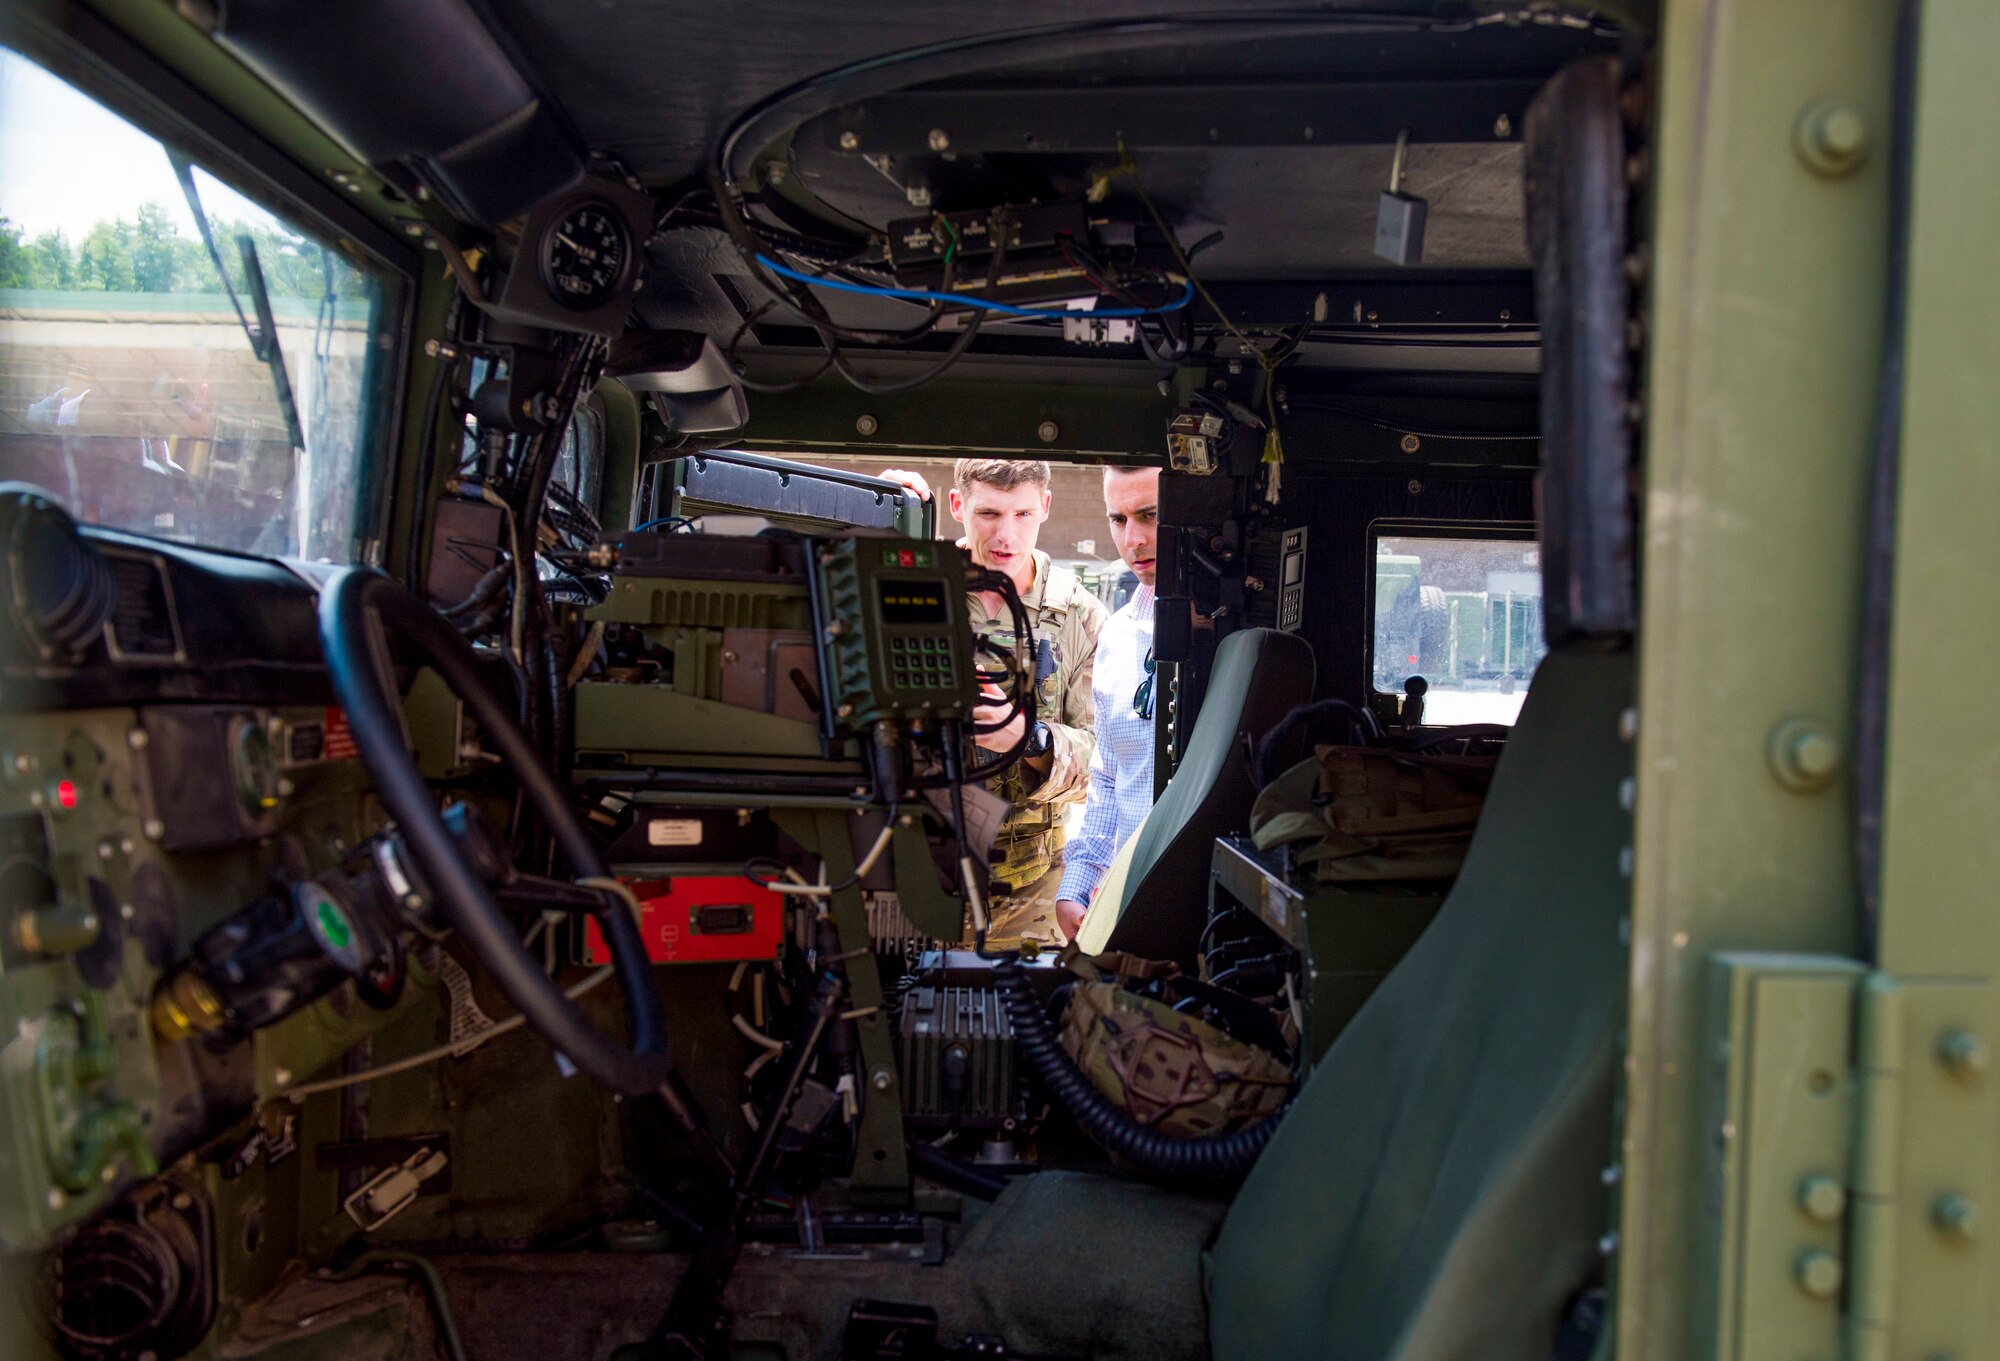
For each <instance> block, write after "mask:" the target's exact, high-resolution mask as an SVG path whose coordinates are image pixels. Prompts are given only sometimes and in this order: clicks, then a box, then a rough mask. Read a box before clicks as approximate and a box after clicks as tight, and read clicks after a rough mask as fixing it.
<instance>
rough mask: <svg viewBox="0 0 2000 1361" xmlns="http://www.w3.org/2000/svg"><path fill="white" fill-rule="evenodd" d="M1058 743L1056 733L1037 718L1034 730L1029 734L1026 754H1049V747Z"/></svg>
mask: <svg viewBox="0 0 2000 1361" xmlns="http://www.w3.org/2000/svg"><path fill="white" fill-rule="evenodd" d="M1055 744H1056V735H1055V734H1054V733H1052V732H1050V731H1049V725H1048V724H1046V723H1044V722H1042V720H1041V719H1039V718H1038V719H1036V720H1035V726H1034V729H1033V731H1031V732H1030V733H1029V734H1028V749H1027V751H1026V752H1025V753H1023V754H1024V755H1028V756H1047V755H1048V754H1049V748H1050V747H1053V746H1054V745H1055Z"/></svg>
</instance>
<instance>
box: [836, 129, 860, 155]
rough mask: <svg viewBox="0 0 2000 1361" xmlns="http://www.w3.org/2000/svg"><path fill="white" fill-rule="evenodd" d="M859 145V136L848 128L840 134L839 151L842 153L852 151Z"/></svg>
mask: <svg viewBox="0 0 2000 1361" xmlns="http://www.w3.org/2000/svg"><path fill="white" fill-rule="evenodd" d="M860 145H861V134H860V133H858V132H856V131H855V130H854V129H853V128H849V129H848V130H847V131H845V132H843V133H841V134H840V149H841V150H842V151H853V150H855V149H856V148H857V147H859V146H860Z"/></svg>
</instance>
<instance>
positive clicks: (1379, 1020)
mask: <svg viewBox="0 0 2000 1361" xmlns="http://www.w3.org/2000/svg"><path fill="white" fill-rule="evenodd" d="M1630 692H1631V664H1630V659H1629V657H1628V656H1625V655H1617V654H1609V653H1592V652H1585V651H1577V650H1572V649H1563V650H1560V651H1557V652H1553V653H1551V654H1550V655H1549V656H1548V658H1547V659H1546V660H1545V661H1544V662H1543V663H1542V666H1541V668H1540V670H1539V671H1537V673H1536V675H1535V679H1534V683H1533V685H1532V686H1531V687H1530V689H1529V692H1528V699H1527V703H1526V705H1525V707H1524V709H1523V711H1522V714H1521V719H1520V722H1519V723H1518V724H1517V725H1516V727H1515V729H1514V733H1513V736H1512V738H1511V739H1510V740H1509V742H1508V746H1507V752H1506V755H1505V756H1504V757H1503V758H1502V760H1501V763H1500V769H1499V772H1498V774H1497V775H1496V776H1495V779H1494V783H1493V788H1492V792H1491V794H1490V795H1489V797H1488V799H1487V803H1486V808H1485V812H1484V815H1483V817H1482V820H1481V822H1480V825H1479V830H1478V833H1477V836H1476V837H1475V839H1474V842H1473V845H1472V849H1471V852H1470V853H1469V854H1468V856H1467V858H1466V863H1465V868H1464V871H1463V873H1462V874H1461V875H1460V876H1459V879H1458V881H1457V883H1456V884H1455V885H1454V886H1453V889H1452V892H1451V894H1450V896H1449V897H1448V898H1447V899H1446V901H1445V904H1444V906H1443V907H1442V908H1441V909H1440V910H1439V913H1438V916H1437V918H1436V920H1435V921H1434V922H1433V923H1432V925H1431V927H1430V929H1429V931H1428V932H1427V933H1426V934H1425V935H1424V937H1423V938H1422V939H1421V940H1420V941H1418V943H1417V944H1416V946H1415V947H1414V948H1413V949H1412V950H1411V952H1410V954H1409V955H1408V956H1407V957H1406V958H1405V959H1404V961H1403V962H1402V964H1401V965H1400V966H1399V967H1398V968H1397V969H1396V970H1395V971H1394V972H1393V973H1392V974H1391V975H1390V976H1389V978H1388V979H1387V980H1386V981H1385V982H1384V983H1383V984H1382V986H1381V988H1380V989H1378V990H1377V991H1376V993H1375V994H1374V995H1373V996H1372V997H1371V998H1370V999H1369V1001H1368V1003H1367V1004H1366V1005H1365V1006H1364V1007H1363V1008H1362V1010H1361V1012H1360V1014H1359V1015H1357V1016H1356V1017H1355V1019H1354V1021H1353V1022H1352V1023H1351V1024H1350V1025H1349V1027H1348V1028H1347V1030H1346V1031H1345V1032H1344V1033H1343V1034H1342V1035H1341V1036H1340V1038H1339V1039H1338V1040H1337V1041H1335V1043H1334V1044H1333V1046H1332V1047H1331V1048H1330V1049H1329V1050H1328V1051H1327V1053H1326V1055H1325V1057H1324V1058H1323V1059H1322V1060H1321V1061H1320V1063H1319V1065H1318V1066H1317V1067H1316V1068H1315V1069H1314V1071H1313V1075H1312V1078H1311V1080H1310V1081H1309V1082H1308V1083H1307V1084H1306V1087H1305V1090H1304V1091H1303V1092H1302V1093H1301V1095H1300V1097H1299V1100H1298V1103H1297V1104H1296V1106H1295V1107H1294V1109H1293V1110H1292V1112H1291V1114H1290V1116H1289V1117H1288V1118H1287V1119H1286V1121H1285V1123H1284V1124H1283V1125H1282V1126H1281V1127H1280V1128H1279V1130H1278V1132H1277V1133H1276V1135H1275V1136H1274V1137H1273V1138H1272V1140H1271V1144H1270V1147H1269V1148H1268V1149H1266V1150H1265V1152H1264V1156H1263V1157H1262V1158H1261V1159H1260V1160H1259V1162H1258V1164H1257V1166H1256V1167H1255V1169H1253V1171H1252V1172H1251V1175H1250V1177H1249V1178H1248V1179H1247V1180H1246V1181H1245V1183H1244V1185H1243V1187H1242V1190H1241V1192H1240V1194H1239V1195H1238V1196H1237V1199H1236V1202H1235V1204H1234V1205H1233V1206H1232V1207H1231V1210H1230V1213H1229V1217H1228V1220H1227V1221H1226V1222H1225V1224H1224V1226H1223V1231H1222V1234H1221V1236H1220V1238H1219V1240H1218V1242H1217V1244H1216V1248H1215V1252H1214V1256H1213V1261H1212V1272H1211V1282H1212V1296H1211V1310H1210V1338H1211V1342H1212V1347H1213V1353H1214V1356H1215V1357H1216V1358H1217V1361H1250V1358H1260V1359H1261V1358H1268V1357H1275V1356H1283V1357H1288V1358H1314V1357H1316V1358H1327V1361H1391V1359H1392V1358H1406V1359H1407V1361H1461V1359H1463V1361H1472V1358H1475V1357H1476V1358H1478V1361H1546V1358H1547V1356H1548V1350H1549V1345H1550V1341H1551V1339H1552V1338H1553V1337H1554V1335H1555V1331H1556V1327H1557V1323H1558V1320H1559V1317H1560V1313H1561V1310H1562V1308H1563V1306H1564V1304H1565V1303H1566V1301H1567V1300H1568V1299H1569V1297H1570V1296H1571V1294H1573V1293H1574V1292H1575V1291H1576V1290H1577V1289H1578V1288H1579V1287H1580V1286H1582V1285H1584V1284H1585V1283H1586V1282H1587V1281H1588V1280H1589V1278H1590V1277H1591V1275H1592V1273H1593V1271H1594V1269H1595V1268H1596V1265H1597V1240H1598V1237H1599V1235H1600V1234H1601V1233H1602V1232H1603V1226H1604V1222H1605V1213H1606V1211H1605V1192H1604V1188H1603V1184H1602V1180H1601V1178H1600V1175H1599V1174H1600V1169H1601V1168H1602V1167H1603V1166H1604V1165H1605V1163H1606V1162H1607V1161H1608V1160H1609V1158H1610V1156H1611V1139H1612V1130H1611V1099H1612V1066H1613V1061H1614V1056H1615V1053H1616V1049H1617V1046H1616V1043H1615V1026H1616V1014H1617V1008H1618V999H1619V998H1620V997H1621V996H1622V989H1623V982H1624V962H1625V951H1624V947H1623V946H1622V945H1621V943H1620V941H1619V921H1620V919H1621V917H1622V916H1623V914H1624V913H1625V911H1626V910H1627V903H1628V885H1627V883H1626V881H1625V879H1624V877H1623V875H1622V874H1621V873H1620V869H1619V861H1620V850H1621V848H1622V847H1623V846H1625V845H1626V844H1628V836H1629V820H1628V818H1627V817H1626V815H1625V814H1624V813H1623V812H1622V811H1621V810H1620V807H1619V799H1618V786H1619V782H1620V780H1621V779H1622V778H1624V776H1625V774H1626V773H1627V772H1628V770H1629V766H1630V749H1629V747H1627V746H1626V745H1625V744H1624V743H1623V742H1622V741H1621V740H1620V738H1619V736H1618V720H1619V714H1620V712H1621V711H1622V710H1623V709H1624V707H1625V706H1626V705H1627V704H1628V703H1629V702H1630Z"/></svg>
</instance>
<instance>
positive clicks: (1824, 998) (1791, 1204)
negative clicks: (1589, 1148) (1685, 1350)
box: [1690, 954, 1865, 1361]
mask: <svg viewBox="0 0 2000 1361" xmlns="http://www.w3.org/2000/svg"><path fill="white" fill-rule="evenodd" d="M1707 972H1708V997H1709V1008H1708V1013H1709V1018H1708V1045H1707V1049H1708V1053H1709V1056H1710V1058H1709V1064H1708V1069H1707V1072H1706V1074H1705V1075H1704V1078H1705V1082H1706V1085H1707V1088H1708V1093H1707V1096H1706V1098H1705V1107H1704V1116H1703V1122H1704V1127H1705V1129H1706V1131H1707V1133H1708V1136H1709V1137H1708V1139H1707V1140H1706V1141H1705V1142H1706V1144H1707V1147H1708V1148H1709V1150H1710V1157H1709V1160H1708V1166H1707V1168H1706V1171H1705V1175H1704V1182H1703V1186H1702V1193H1701V1195H1700V1196H1699V1197H1698V1200H1699V1202H1700V1204H1701V1206H1702V1209H1703V1212H1704V1215H1705V1217H1706V1219H1707V1223H1706V1224H1705V1226H1704V1228H1705V1232H1704V1233H1703V1234H1702V1236H1701V1239H1700V1241H1699V1243H1698V1244H1697V1250H1698V1251H1699V1252H1700V1253H1701V1266H1700V1269H1699V1271H1698V1273H1697V1276H1696V1295H1695V1324H1694V1337H1695V1349H1694V1350H1693V1351H1692V1352H1691V1353H1690V1354H1691V1355H1695V1356H1700V1357H1704V1358H1708V1361H1760V1359H1761V1358H1766V1357H1808V1356H1818V1357H1826V1358H1829V1361H1830V1358H1832V1357H1833V1356H1834V1355H1835V1354H1836V1353H1837V1351H1838V1349H1839V1343H1840V1335H1841V1317H1840V1298H1839V1277H1840V1275H1841V1273H1842V1272H1843V1270H1844V1267H1843V1266H1842V1262H1843V1259H1844V1257H1845V1254H1846V1243H1845V1234H1844V1231H1843V1223H1844V1219H1843V1208H1844V1206H1845V1203H1846V1200H1847V1191H1846V1187H1847V1180H1848V1175H1847V1174H1848V1162H1849V1156H1850V1148H1849V1145H1850V1143H1851V1140H1852V1136H1853V1128H1854V1102H1855V1090H1854V1082H1853V1079H1852V1075H1851V1073H1850V1070H1849V1067H1848V1054H1849V1052H1850V1048H1851V1043H1852V1030H1853V1016H1854V996H1855V991H1856V988H1857V986H1858V985H1859V983H1860V981H1861V978H1862V975H1863V973H1864V972H1865V971H1864V970H1863V968H1862V966H1861V965H1859V964H1857V963H1855V962H1854V961H1852V960H1846V959H1835V958H1831V957H1827V956H1813V955H1763V954H1721V955H1715V956H1711V958H1710V960H1709V966H1708V970H1707Z"/></svg>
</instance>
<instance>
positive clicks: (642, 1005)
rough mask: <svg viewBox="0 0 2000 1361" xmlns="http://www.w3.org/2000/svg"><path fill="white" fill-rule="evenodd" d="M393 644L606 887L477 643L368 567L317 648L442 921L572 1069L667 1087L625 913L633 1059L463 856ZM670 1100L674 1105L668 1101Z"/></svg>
mask: <svg viewBox="0 0 2000 1361" xmlns="http://www.w3.org/2000/svg"><path fill="white" fill-rule="evenodd" d="M390 634H393V635H394V636H395V637H397V638H398V639H400V640H401V641H403V642H404V643H406V644H409V645H410V646H411V648H412V649H413V650H414V651H415V652H416V653H417V655H418V656H420V657H421V658H422V659H423V660H424V661H425V662H427V663H428V664H429V665H430V666H432V667H433V668H434V669H435V670H436V671H437V673H438V674H439V675H440V676H442V677H443V678H444V682H445V684H446V685H447V686H448V687H450V689H451V691H452V693H453V694H455V695H457V696H458V698H459V699H460V700H462V701H463V702H464V703H465V704H466V706H467V707H468V708H470V709H471V710H472V713H473V715H474V716H475V717H476V718H478V720H479V724H480V726H481V727H482V728H484V729H485V731H486V736H487V738H488V740H490V741H491V742H492V743H493V745H494V746H495V747H497V748H498V749H499V751H500V755H501V758H502V759H503V760H504V761H505V762H506V765H507V768H508V769H509V770H510V771H511V772H512V773H513V775H514V777H515V778H516V779H518V780H519V781H520V782H521V788H522V790H523V791H524V792H525V793H526V794H527V796H528V799H529V800H530V801H531V802H532V803H533V804H534V806H535V809H536V811H538V812H539V813H540V814H541V815H542V819H543V821H544V822H546V823H547V824H548V827H549V829H550V830H551V831H552V832H553V833H554V835H555V839H556V844H557V845H558V846H560V847H561V848H562V851H563V854H564V855H566V856H568V857H569V861H570V864H571V865H572V866H573V867H574V869H575V871H576V874H577V876H578V879H579V880H580V881H581V880H588V879H603V878H606V877H608V876H607V875H606V872H605V868H604V861H603V859H602V858H601V857H600V856H599V855H598V853H597V847H596V845H595V844H594V843H593V842H592V841H591V839H590V836H589V834H588V833H587V832H585V831H584V828H583V824H582V823H581V822H580V821H579V820H578V819H577V816H576V813H575V811H574V810H573V809H572V808H571V807H570V803H569V800H568V798H567V797H566V796H565V795H564V793H563V790H562V787H561V785H559V784H558V783H557V782H556V779H555V777H554V776H553V775H551V774H550V773H549V772H548V770H547V769H545V768H544V767H543V765H542V763H541V761H540V760H539V759H538V758H537V757H536V755H535V751H534V748H533V747H532V746H530V745H529V743H528V739H527V737H526V736H525V735H524V734H523V733H522V732H521V729H520V727H519V726H518V725H517V724H516V723H515V722H514V717H513V715H512V714H510V713H509V712H508V711H507V710H506V708H505V707H503V706H502V705H501V704H500V703H499V701H497V700H496V699H495V698H494V697H493V695H492V693H491V692H490V691H489V690H488V689H487V688H486V685H485V683H484V681H483V680H482V679H481V678H480V675H479V661H478V658H477V657H476V656H475V655H474V654H473V651H472V646H471V644H469V643H467V642H466V641H465V639H464V638H463V637H461V636H460V635H459V632H458V630H457V629H454V628H453V627H452V626H451V625H450V624H449V623H448V622H446V620H445V619H444V617H443V616H441V615H439V614H438V613H437V612H436V611H435V610H433V609H431V608H430V606H428V605H426V604H424V603H423V602H422V601H420V600H418V599H417V598H416V597H415V596H413V595H411V594H410V593H409V592H408V591H405V590H404V589H403V588H402V587H401V586H398V585H397V584H396V583H395V582H393V581H391V580H390V579H389V578H388V577H385V576H383V575H381V574H380V573H378V572H375V571H373V570H371V569H367V568H359V567H349V568H344V569H342V570H341V571H339V572H337V573H335V574H334V575H333V576H332V577H331V578H329V579H328V581H327V583H326V585H325V586H324V588H322V590H321V592H320V598H319V637H320V646H321V649H322V650H323V651H324V652H325V654H326V666H327V671H328V672H329V673H330V676H331V679H332V682H333V690H334V694H335V696H336V697H337V698H338V699H339V700H340V703H341V706H342V707H343V708H344V709H346V710H347V722H348V726H349V728H350V729H351V730H352V731H353V734H354V743H355V745H356V746H357V747H358V748H360V752H361V763H362V765H364V766H365V767H367V770H368V774H369V776H370V778H371V779H373V780H374V782H375V792H376V794H377V795H378V796H379V797H380V798H381V800H382V803H383V806H384V807H386V808H387V809H388V810H389V813H390V816H392V817H394V818H395V820H396V824H397V827H398V828H399V829H400V830H401V832H402V836H403V843H404V845H405V846H406V847H407V848H408V849H409V852H410V855H411V857H412V858H413V859H414V860H415V861H416V865H417V869H418V870H419V871H420V872H421V873H422V874H423V877H424V879H425V881H426V883H427V884H428V885H429V887H430V890H431V893H432V894H433V896H434V897H435V899H436V902H437V906H438V908H439V910H440V911H441V912H442V914H443V916H444V919H445V920H446V921H448V922H449V923H450V924H451V925H452V926H453V927H454V928H456V929H457V931H458V933H459V934H460V935H461V936H463V937H465V940H466V942H467V943H468V944H469V945H471V947H472V951H473V953H474V954H475V955H477V956H478V957H479V962H480V963H481V964H483V965H485V966H486V969H487V970H488V972H490V973H491V974H492V975H493V977H494V980H495V981H496V982H498V983H499V985H500V990H501V991H502V992H503V993H505V994H506V996H507V1000H508V1001H510V1002H512V1003H513V1004H514V1005H515V1007H516V1008H518V1009H519V1010H520V1012H521V1014H522V1015H523V1016H525V1017H526V1018H527V1022H528V1024H529V1025H531V1026H533V1027H534V1028H535V1029H536V1030H539V1031H540V1032H541V1033H542V1034H543V1035H544V1036H545V1037H546V1038H547V1039H548V1041H549V1043H551V1044H553V1045H554V1046H555V1047H556V1049H557V1050H558V1051H559V1052H560V1053H562V1054H563V1055H564V1056H566V1057H567V1058H568V1059H569V1060H570V1061H571V1062H573V1063H574V1064H576V1066H577V1067H578V1068H580V1069H581V1070H583V1071H584V1072H586V1073H588V1074H590V1075H591V1076H592V1077H594V1078H596V1079H597V1080H598V1081H599V1082H602V1083H603V1084H605V1085H606V1086H607V1087H611V1088H613V1089H615V1090H617V1091H620V1092H624V1093H626V1094H627V1095H630V1096H641V1095H645V1094H648V1093H655V1092H661V1091H662V1090H663V1088H668V1087H669V1084H670V1083H671V1081H672V1074H673V1069H672V1066H671V1062H670V1060H669V1057H668V1054H667V1026H666V1006H665V1003H664V1001H663V1000H662V999H661V996H660V991H659V985H658V983H657V981H656V979H655V977H654V973H653V968H652V964H651V962H650V961H649V960H648V959H647V957H646V949H645V943H644V941H643V940H642V939H641V938H640V935H639V924H638V922H636V921H635V920H634V919H633V916H632V913H631V912H629V911H628V910H626V908H625V907H624V906H623V905H622V904H620V905H618V906H615V907H613V908H611V909H610V910H608V911H606V912H604V913H602V914H600V915H599V918H598V921H599V925H600V926H602V928H603V930H604V938H605V942H606V943H607V944H608V945H609V946H610V947H611V960H612V964H613V966H614V967H615V968H616V969H617V971H618V985H619V987H620V988H621V989H623V991H624V993H625V1004H626V1007H627V1008H628V1010H629V1011H630V1012H631V1020H632V1045H631V1047H630V1048H629V1049H627V1048H625V1047H623V1046H621V1045H619V1044H618V1043H616V1042H615V1041H613V1040H612V1039H611V1038H610V1037H608V1036H606V1035H605V1034H604V1032H602V1031H601V1030H599V1029H598V1028H597V1027H596V1026H594V1025H592V1024H591V1022H590V1021H589V1020H588V1019H587V1018H586V1017H585V1016H584V1014H583V1012H582V1011H581V1010H579V1009H578V1007H577V1005H576V1003H574V1002H572V1001H571V1000H570V999H569V998H568V997H565V996H564V995H563V991H562V989H561V988H559V987H557V986H556V985H555V982H554V981H553V980H552V979H550V978H549V976H548V975H547V974H545V973H543V972H542V967H541V965H540V963H539V962H538V961H537V960H536V959H535V957H534V956H533V955H531V954H529V953H528V951H527V950H526V949H525V948H524V947H523V946H522V944H521V941H520V938H519V937H518V936H517V935H516V934H515V929H514V926H513V924H512V923H511V922H510V921H509V920H508V918H507V916H506V915H505V914H504V913H502V912H501V910H500V908H499V906H498V905H497V904H496V903H495V902H494V901H493V895H492V893H491V892H490V891H489V890H488V889H487V886H486V884H485V882H484V881H483V880H482V879H481V878H480V876H479V875H477V874H476V873H474V872H473V871H472V870H471V869H470V868H469V867H468V866H467V865H466V864H465V862H464V861H463V860H462V859H461V858H460V857H459V854H458V851H457V849H456V847H455V844H454V842H453V840H452V836H451V833H450V832H449V831H447V830H446V829H445V824H444V819H443V818H442V817H441V816H440V815H439V812H438V805H437V799H436V797H435V796H434V795H433V794H432V793H431V789H430V786H429V785H428V784H426V783H425V782H424V777H423V775H422V773H421V772H419V771H418V769H417V763H416V761H415V759H414V758H413V757H412V756H411V754H410V752H409V751H408V749H407V748H406V747H405V746H404V741H403V724H402V719H401V716H400V712H399V706H398V703H397V700H396V693H395V685H394V682H393V677H394V674H395V673H394V671H393V670H392V669H391V666H390V661H389V655H388V642H387V638H388V636H389V635H390ZM668 1094H669V1098H670V1101H671V1099H672V1094H671V1091H669V1092H668Z"/></svg>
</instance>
